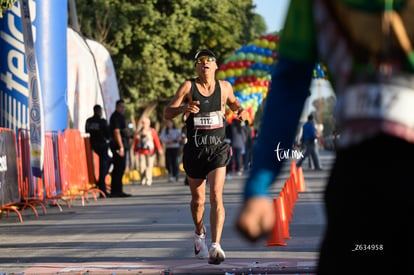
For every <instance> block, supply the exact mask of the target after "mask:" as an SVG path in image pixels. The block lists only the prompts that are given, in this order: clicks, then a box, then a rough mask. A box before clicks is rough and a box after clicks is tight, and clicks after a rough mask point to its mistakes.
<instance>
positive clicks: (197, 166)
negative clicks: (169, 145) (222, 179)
mask: <svg viewBox="0 0 414 275" xmlns="http://www.w3.org/2000/svg"><path fill="white" fill-rule="evenodd" d="M230 160H231V151H230V145H229V144H228V143H221V144H219V145H211V146H203V147H195V146H194V145H192V144H189V143H187V144H186V145H185V146H184V150H183V166H184V170H185V172H186V173H187V175H188V176H189V177H191V178H194V179H205V178H206V176H207V174H208V173H210V172H211V171H213V170H214V169H216V168H219V167H226V166H227V165H228V164H229V163H230Z"/></svg>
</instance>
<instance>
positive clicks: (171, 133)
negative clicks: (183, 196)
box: [160, 119, 181, 182]
mask: <svg viewBox="0 0 414 275" xmlns="http://www.w3.org/2000/svg"><path fill="white" fill-rule="evenodd" d="M160 138H161V141H162V142H163V143H164V146H165V164H166V167H167V170H168V175H169V181H170V182H175V181H178V176H179V169H178V164H179V162H178V160H179V157H180V143H181V131H180V130H179V129H177V128H176V127H175V124H174V122H173V121H172V120H171V119H169V120H167V122H166V126H165V127H164V129H162V131H161V134H160Z"/></svg>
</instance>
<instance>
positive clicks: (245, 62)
mask: <svg viewBox="0 0 414 275" xmlns="http://www.w3.org/2000/svg"><path fill="white" fill-rule="evenodd" d="M243 62H244V67H246V68H249V67H250V66H251V65H252V64H253V62H252V61H249V60H244V61H243Z"/></svg>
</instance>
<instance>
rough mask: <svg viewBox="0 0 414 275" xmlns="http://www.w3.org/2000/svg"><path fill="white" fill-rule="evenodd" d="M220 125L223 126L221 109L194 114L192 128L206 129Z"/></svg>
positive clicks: (219, 126)
mask: <svg viewBox="0 0 414 275" xmlns="http://www.w3.org/2000/svg"><path fill="white" fill-rule="evenodd" d="M221 127H223V116H222V114H221V111H215V112H210V113H199V114H196V115H194V129H198V130H206V129H217V128H221Z"/></svg>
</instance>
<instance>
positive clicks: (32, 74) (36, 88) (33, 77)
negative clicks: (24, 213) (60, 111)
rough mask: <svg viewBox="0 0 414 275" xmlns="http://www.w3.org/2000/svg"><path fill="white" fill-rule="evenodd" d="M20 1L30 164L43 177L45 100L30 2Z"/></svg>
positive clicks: (26, 0) (34, 173)
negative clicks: (27, 98)
mask: <svg viewBox="0 0 414 275" xmlns="http://www.w3.org/2000/svg"><path fill="white" fill-rule="evenodd" d="M19 1H20V12H21V20H22V32H23V41H24V49H25V54H26V65H27V71H28V76H29V81H28V83H29V121H30V162H31V166H32V172H33V175H34V176H36V177H41V176H42V172H43V154H44V152H43V151H44V133H45V128H44V122H43V100H42V90H41V88H40V79H39V76H38V71H39V70H38V65H37V59H36V52H35V48H34V40H33V32H32V21H31V19H30V18H31V17H30V9H29V0H19Z"/></svg>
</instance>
